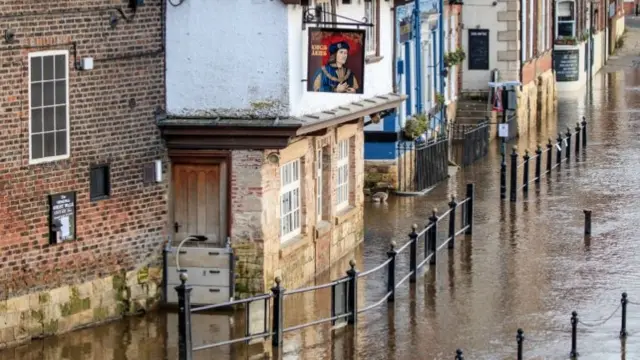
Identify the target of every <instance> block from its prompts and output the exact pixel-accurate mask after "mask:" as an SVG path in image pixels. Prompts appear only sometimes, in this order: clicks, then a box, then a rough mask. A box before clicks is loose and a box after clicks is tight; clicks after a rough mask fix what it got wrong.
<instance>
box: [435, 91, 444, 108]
mask: <svg viewBox="0 0 640 360" xmlns="http://www.w3.org/2000/svg"><path fill="white" fill-rule="evenodd" d="M436 104H437V105H438V106H442V105H444V95H442V94H441V93H439V92H437V93H436Z"/></svg>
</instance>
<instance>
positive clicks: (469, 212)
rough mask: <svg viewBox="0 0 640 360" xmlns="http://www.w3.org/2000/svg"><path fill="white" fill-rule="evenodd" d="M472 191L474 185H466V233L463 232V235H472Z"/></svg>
mask: <svg viewBox="0 0 640 360" xmlns="http://www.w3.org/2000/svg"><path fill="white" fill-rule="evenodd" d="M474 189H475V185H474V184H467V199H469V200H468V201H467V206H465V208H466V209H467V210H466V214H465V216H466V217H467V221H466V223H467V231H465V234H472V233H473V193H474Z"/></svg>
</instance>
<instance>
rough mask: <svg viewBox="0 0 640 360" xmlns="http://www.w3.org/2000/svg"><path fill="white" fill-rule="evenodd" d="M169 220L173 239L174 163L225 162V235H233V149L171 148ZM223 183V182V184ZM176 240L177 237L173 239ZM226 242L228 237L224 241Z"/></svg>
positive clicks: (216, 163)
mask: <svg viewBox="0 0 640 360" xmlns="http://www.w3.org/2000/svg"><path fill="white" fill-rule="evenodd" d="M169 161H170V166H169V171H170V175H169V179H170V180H169V181H170V186H169V210H170V211H169V216H167V218H168V219H169V222H168V223H167V227H168V231H169V234H172V236H171V239H173V235H174V233H175V232H174V229H173V223H174V222H175V214H174V194H173V165H175V164H187V165H197V164H205V165H207V164H208V165H221V164H225V166H226V172H225V175H226V177H227V181H226V182H227V183H226V187H225V189H224V190H225V192H226V194H227V195H226V196H225V202H226V204H225V206H224V211H225V212H226V224H225V227H226V229H225V232H224V236H225V237H226V238H230V237H231V224H232V221H233V219H232V214H231V198H232V196H231V167H232V163H231V151H226V150H209V149H201V150H190V149H169ZM221 185H222V184H221ZM173 241H176V239H173ZM224 243H226V239H225V241H224Z"/></svg>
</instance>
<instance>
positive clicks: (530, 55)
mask: <svg viewBox="0 0 640 360" xmlns="http://www.w3.org/2000/svg"><path fill="white" fill-rule="evenodd" d="M528 1H529V13H528V15H529V59H531V58H533V49H534V46H535V44H534V43H533V31H534V30H535V28H536V25H535V24H534V19H533V14H534V13H535V11H534V8H533V0H528Z"/></svg>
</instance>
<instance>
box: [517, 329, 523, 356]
mask: <svg viewBox="0 0 640 360" xmlns="http://www.w3.org/2000/svg"><path fill="white" fill-rule="evenodd" d="M516 341H517V342H518V354H517V358H516V359H517V360H522V343H523V342H524V331H522V329H518V334H517V335H516Z"/></svg>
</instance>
